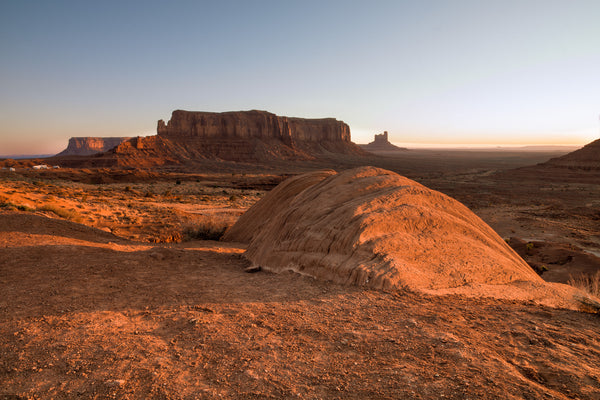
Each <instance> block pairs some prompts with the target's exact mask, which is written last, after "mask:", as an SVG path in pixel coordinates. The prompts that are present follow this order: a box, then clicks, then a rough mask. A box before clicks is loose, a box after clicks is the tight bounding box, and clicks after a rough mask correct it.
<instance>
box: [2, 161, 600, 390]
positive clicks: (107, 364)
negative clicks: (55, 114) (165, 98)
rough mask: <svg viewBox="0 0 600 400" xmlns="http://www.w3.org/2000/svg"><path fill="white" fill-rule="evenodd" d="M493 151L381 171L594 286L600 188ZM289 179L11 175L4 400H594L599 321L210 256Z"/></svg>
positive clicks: (551, 271)
mask: <svg viewBox="0 0 600 400" xmlns="http://www.w3.org/2000/svg"><path fill="white" fill-rule="evenodd" d="M467 153H468V152H467ZM499 153H500V152H497V153H496V152H492V153H488V154H483V153H481V152H471V153H469V154H462V152H449V153H443V154H441V155H440V153H439V152H435V151H423V152H417V153H415V152H413V153H410V154H409V155H406V154H405V155H402V156H398V155H391V156H390V155H388V156H387V157H383V158H377V159H373V160H370V162H369V163H370V164H377V163H379V165H377V166H381V167H384V168H385V167H387V168H388V169H393V170H395V171H396V172H400V173H403V174H404V175H406V176H408V177H410V178H412V179H415V180H418V181H419V182H421V183H423V184H425V185H427V186H429V187H431V188H433V189H436V190H440V191H442V192H445V193H447V194H449V195H451V196H452V197H455V198H456V199H458V200H459V201H461V202H463V203H465V204H466V205H467V206H469V207H470V208H471V209H473V210H474V211H475V212H476V213H477V214H478V215H480V217H482V218H483V219H484V220H485V221H486V222H487V223H489V224H490V225H491V226H492V227H493V228H494V229H495V230H496V231H497V232H498V233H499V234H500V235H501V236H502V237H504V238H506V239H507V240H509V241H510V242H511V245H513V247H515V248H516V249H517V250H518V251H519V247H521V253H522V255H523V256H524V257H525V258H526V259H527V261H529V262H530V263H531V264H532V266H534V267H537V268H539V269H540V271H542V267H544V268H545V270H544V271H543V273H542V277H545V278H546V279H548V280H553V281H559V282H565V281H567V280H568V279H569V277H571V276H572V275H575V274H580V273H586V274H593V273H595V272H596V271H598V270H600V262H599V260H600V259H599V258H598V257H596V256H595V255H594V254H596V255H598V253H600V224H599V223H598V220H599V219H600V215H599V214H598V211H597V210H598V208H599V207H598V206H599V205H600V188H599V187H598V185H597V184H594V183H590V182H589V181H587V180H585V179H583V180H582V179H577V178H576V177H575V178H573V177H556V179H549V178H545V179H543V180H540V179H537V180H536V178H535V176H532V175H531V174H530V173H528V172H527V171H518V170H517V171H512V170H511V168H514V167H520V166H525V165H530V164H535V163H537V162H541V161H544V160H545V159H547V158H549V156H552V154H549V153H540V152H537V153H518V154H513V153H506V152H505V153H502V154H499ZM353 163H355V162H354V161H352V160H340V162H339V163H338V165H341V166H342V167H349V166H352V165H353ZM312 167H320V166H319V165H316V166H312ZM312 167H311V168H312ZM303 168H304V166H303V167H302V168H298V170H301V169H303ZM292 172H293V171H289V170H286V171H285V174H289V173H292ZM499 172H500V174H499ZM107 177H109V178H110V179H107ZM285 177H286V175H284V174H283V173H280V172H279V171H277V172H273V171H271V172H268V171H261V172H256V173H252V172H251V171H250V172H244V173H227V174H216V173H213V174H204V175H201V174H182V173H179V174H172V173H168V174H167V173H165V174H158V175H152V176H146V175H145V176H138V175H135V174H133V175H131V174H129V175H128V174H122V175H119V176H118V177H117V176H116V175H115V174H113V175H111V173H109V172H106V171H76V170H73V171H68V170H62V171H50V172H45V173H44V174H37V175H36V173H35V172H17V173H16V174H15V173H13V174H10V173H4V174H3V175H2V176H1V177H0V293H2V296H1V297H0V399H19V398H57V399H60V398H165V399H171V398H173V399H178V398H183V399H188V398H189V399H193V398H340V399H342V398H426V399H431V398H436V399H437V398H456V399H467V398H471V399H476V398H497V399H507V398H509V399H510V398H513V399H522V398H526V399H527V398H529V399H540V398H548V399H552V398H557V399H567V398H581V399H600V368H599V367H598V365H599V364H600V333H599V332H600V319H599V317H598V314H593V313H587V312H577V311H570V310H560V309H552V308H547V307H543V306H539V305H536V304H533V303H523V302H517V301H501V300H494V299H482V298H464V297H458V296H453V297H432V296H425V295H422V294H418V293H411V292H406V291H399V292H381V291H374V290H364V289H362V288H358V287H345V286H340V285H335V284H332V283H328V282H319V281H315V280H313V279H310V278H306V277H302V276H298V275H295V274H291V273H290V274H280V275H275V274H270V273H266V272H258V273H253V274H250V273H245V272H244V269H245V268H246V267H247V266H248V264H247V262H246V261H245V260H244V259H243V257H242V253H243V251H244V245H243V244H239V243H224V242H219V241H214V240H201V238H206V237H210V234H212V233H214V232H217V233H218V232H219V231H221V230H222V229H224V228H225V227H226V226H228V225H230V224H232V223H233V222H234V221H235V220H236V218H237V217H238V216H239V215H240V214H241V213H243V211H244V210H246V209H247V208H248V207H249V206H251V205H252V204H253V203H254V202H256V201H257V200H258V199H260V198H261V197H262V196H263V195H264V193H265V192H266V191H267V190H269V189H270V188H272V187H273V186H274V185H275V184H277V183H278V182H279V181H281V180H282V179H284V178H285ZM94 182H96V183H94ZM511 237H512V239H510V238H511ZM528 243H531V245H529V246H527V244H528Z"/></svg>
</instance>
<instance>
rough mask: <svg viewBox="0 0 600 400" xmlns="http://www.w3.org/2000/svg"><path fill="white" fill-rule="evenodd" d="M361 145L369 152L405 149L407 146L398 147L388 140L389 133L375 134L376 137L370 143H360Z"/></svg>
mask: <svg viewBox="0 0 600 400" xmlns="http://www.w3.org/2000/svg"><path fill="white" fill-rule="evenodd" d="M359 146H360V147H361V148H362V149H363V150H366V151H369V152H374V153H376V152H385V151H405V150H407V149H406V147H398V146H395V145H393V144H391V143H390V141H389V140H388V133H387V131H384V132H383V133H380V134H379V135H378V134H375V138H374V139H373V141H372V142H371V143H369V144H359Z"/></svg>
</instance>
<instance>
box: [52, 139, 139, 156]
mask: <svg viewBox="0 0 600 400" xmlns="http://www.w3.org/2000/svg"><path fill="white" fill-rule="evenodd" d="M128 139H129V138H127V137H72V138H70V139H69V144H68V146H67V148H66V149H65V150H63V151H62V152H60V153H58V154H57V156H89V155H92V154H97V153H103V152H105V151H108V150H110V149H112V148H113V147H115V146H118V145H119V144H121V143H123V142H124V141H126V140H128Z"/></svg>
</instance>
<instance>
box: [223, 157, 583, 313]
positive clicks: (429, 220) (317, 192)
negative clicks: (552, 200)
mask: <svg viewBox="0 0 600 400" xmlns="http://www.w3.org/2000/svg"><path fill="white" fill-rule="evenodd" d="M224 239H225V240H232V241H240V242H247V243H249V244H248V247H247V251H246V252H245V257H246V258H247V259H248V260H249V261H250V262H252V263H253V264H254V266H255V267H256V266H258V267H260V268H262V269H264V270H268V271H272V272H276V273H278V272H283V271H294V272H297V273H299V274H302V275H308V276H311V277H314V278H317V279H323V280H331V281H334V282H337V283H341V284H354V285H359V286H366V287H370V288H374V289H384V290H403V289H410V290H416V291H422V292H426V293H431V294H464V295H467V296H474V297H480V296H491V297H499V298H508V299H522V300H535V301H539V302H541V303H544V304H548V305H553V306H561V307H562V306H565V307H578V305H577V304H578V303H577V300H576V299H575V297H574V296H576V295H580V293H579V292H577V293H576V290H575V289H574V288H572V287H570V286H566V285H560V284H548V283H545V282H544V281H543V280H542V279H541V278H540V277H539V276H538V275H537V274H536V273H535V272H534V271H533V270H532V269H531V267H529V265H527V263H526V262H525V261H523V260H522V259H521V258H520V257H519V256H518V255H517V254H516V253H515V252H514V251H513V250H512V249H511V248H510V247H509V246H508V245H507V244H506V243H505V242H504V240H502V238H500V237H499V236H498V234H496V232H494V231H493V230H492V228H490V227H489V226H488V225H487V224H485V223H484V222H483V221H482V220H481V219H480V218H479V217H477V216H476V215H475V214H474V213H473V212H472V211H470V210H469V209H468V208H467V207H465V206H464V205H462V204H461V203H459V202H458V201H456V200H454V199H452V198H450V197H448V196H446V195H444V194H442V193H439V192H436V191H434V190H431V189H428V188H426V187H425V186H423V185H420V184H419V183H417V182H415V181H412V180H410V179H408V178H405V177H403V176H400V175H397V174H395V173H393V172H390V171H386V170H382V169H378V168H373V167H361V168H356V169H352V170H346V171H343V172H340V173H335V172H334V171H323V172H315V173H308V174H304V175H300V176H296V177H293V178H290V179H289V180H287V181H284V182H282V183H281V184H280V185H279V186H278V187H276V188H275V189H273V190H272V191H271V192H270V193H269V194H267V196H265V197H264V198H263V199H261V200H260V201H259V202H257V203H256V204H255V205H254V206H253V207H251V208H250V209H249V210H248V211H247V212H246V214H244V215H243V216H242V217H240V219H239V220H238V222H237V223H236V224H235V225H234V226H233V227H232V228H231V230H230V231H229V232H228V233H227V234H226V235H225V237H224Z"/></svg>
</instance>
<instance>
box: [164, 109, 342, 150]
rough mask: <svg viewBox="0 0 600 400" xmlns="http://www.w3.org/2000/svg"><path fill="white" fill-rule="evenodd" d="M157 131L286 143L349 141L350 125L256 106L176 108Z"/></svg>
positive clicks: (180, 135)
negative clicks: (217, 109)
mask: <svg viewBox="0 0 600 400" xmlns="http://www.w3.org/2000/svg"><path fill="white" fill-rule="evenodd" d="M157 133H158V135H159V136H160V137H164V138H168V139H178V138H212V139H226V138H241V139H248V138H259V139H279V140H281V141H282V142H283V143H285V144H286V145H288V146H289V145H293V144H294V143H295V142H322V141H328V142H345V143H350V128H349V127H348V125H346V124H345V123H344V122H342V121H338V120H336V119H335V118H323V119H304V118H290V117H280V116H277V115H275V114H272V113H269V112H267V111H258V110H252V111H232V112H223V113H213V112H202V111H183V110H176V111H173V113H172V115H171V119H170V121H169V122H168V123H166V124H165V122H164V121H163V120H160V121H158V127H157Z"/></svg>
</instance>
